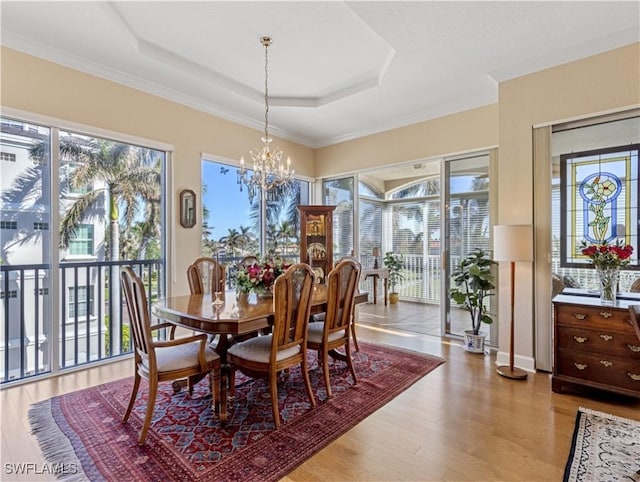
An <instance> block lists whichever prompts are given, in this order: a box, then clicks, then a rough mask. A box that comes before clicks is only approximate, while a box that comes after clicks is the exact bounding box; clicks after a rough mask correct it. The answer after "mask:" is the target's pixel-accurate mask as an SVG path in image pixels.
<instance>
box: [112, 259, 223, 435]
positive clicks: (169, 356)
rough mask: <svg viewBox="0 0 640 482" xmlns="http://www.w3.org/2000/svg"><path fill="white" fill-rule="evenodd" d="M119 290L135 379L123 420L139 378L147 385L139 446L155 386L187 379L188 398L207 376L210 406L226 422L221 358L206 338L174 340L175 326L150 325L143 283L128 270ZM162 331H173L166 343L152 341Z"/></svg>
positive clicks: (123, 272) (145, 428) (147, 423)
mask: <svg viewBox="0 0 640 482" xmlns="http://www.w3.org/2000/svg"><path fill="white" fill-rule="evenodd" d="M120 278H121V282H122V290H123V292H124V298H125V302H126V305H127V313H128V314H129V323H130V324H131V329H132V332H133V342H134V360H135V378H134V382H133V390H132V392H131V399H130V400H129V406H128V407H127V411H126V412H125V414H124V417H123V419H122V422H123V423H126V422H127V421H128V420H129V415H131V410H132V409H133V406H134V404H135V401H136V395H137V393H138V389H139V387H140V380H141V379H142V378H144V379H146V380H147V381H148V382H149V394H148V398H147V411H146V414H145V418H144V423H143V425H142V430H141V431H140V437H139V439H138V444H139V445H143V444H144V442H145V440H146V438H147V432H148V430H149V424H150V423H151V417H152V415H153V407H154V405H155V403H156V396H157V393H158V383H160V382H168V381H174V380H178V379H183V378H186V379H187V380H188V381H189V395H192V394H193V383H196V381H198V380H201V379H202V378H203V377H204V376H206V375H209V386H210V389H211V391H212V392H213V397H212V407H213V409H214V411H215V412H218V414H219V416H220V421H221V422H223V423H224V422H226V403H220V401H221V400H222V401H226V388H225V387H224V384H222V383H221V382H220V380H221V377H220V365H221V364H220V357H219V356H218V354H217V353H216V352H215V351H213V349H212V348H210V347H209V345H208V344H207V335H205V334H204V333H203V334H200V335H195V336H189V337H186V338H179V339H173V335H174V332H175V325H172V324H171V323H158V324H153V325H152V324H151V321H150V315H149V309H148V306H147V296H146V293H145V289H144V284H143V282H142V280H141V279H140V278H139V277H138V276H137V275H136V274H135V272H134V271H133V270H132V269H131V268H130V267H124V268H123V269H122V271H121V273H120ZM162 328H172V330H171V335H170V338H171V339H169V340H167V341H161V340H158V339H154V336H153V334H154V332H156V331H157V330H159V329H162Z"/></svg>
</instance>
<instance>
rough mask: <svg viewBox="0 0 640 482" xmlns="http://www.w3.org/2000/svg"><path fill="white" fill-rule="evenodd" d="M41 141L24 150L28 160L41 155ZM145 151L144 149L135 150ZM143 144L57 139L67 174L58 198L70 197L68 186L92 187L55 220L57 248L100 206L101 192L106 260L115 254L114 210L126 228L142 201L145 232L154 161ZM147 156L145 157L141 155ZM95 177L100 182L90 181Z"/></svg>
mask: <svg viewBox="0 0 640 482" xmlns="http://www.w3.org/2000/svg"><path fill="white" fill-rule="evenodd" d="M46 150H47V146H46V145H45V144H44V143H38V144H36V145H35V146H34V147H33V148H32V149H31V152H30V157H31V158H32V159H37V160H43V159H44V158H45V155H46ZM141 151H146V152H141ZM149 152H150V151H148V150H146V149H143V150H139V149H135V150H134V151H133V152H132V148H131V146H129V145H127V144H120V143H116V142H112V141H106V140H99V139H94V140H91V141H88V140H84V139H81V138H77V137H74V136H62V137H61V139H60V157H61V161H62V162H63V163H65V162H66V164H67V166H68V168H69V170H70V171H71V172H70V173H69V175H70V182H69V184H70V186H69V187H67V188H63V190H62V193H61V195H62V198H63V199H71V197H70V195H69V190H70V189H69V188H74V189H78V188H81V187H84V186H92V189H88V190H87V191H86V192H83V193H81V194H80V195H79V197H76V196H73V198H72V202H71V203H70V204H69V206H68V208H67V209H66V211H65V212H64V214H63V215H62V218H61V220H60V247H62V248H67V247H68V246H69V243H70V242H71V241H72V240H73V239H74V237H75V236H76V233H77V229H78V227H79V225H80V223H81V222H82V221H83V220H84V219H86V217H87V216H88V215H89V210H90V209H91V208H95V207H101V203H102V202H103V199H104V196H107V212H106V213H105V214H106V217H107V219H108V220H109V226H108V229H109V246H110V249H109V259H110V260H112V261H117V260H118V259H119V244H120V226H119V221H120V212H121V210H122V216H123V225H124V226H125V227H130V226H131V225H132V224H133V222H134V220H135V218H136V215H137V214H138V211H139V210H140V208H141V207H142V206H144V210H145V216H144V219H145V223H146V226H144V228H143V231H144V232H145V234H146V235H149V234H150V232H152V231H156V232H157V229H158V226H159V222H158V219H159V205H160V186H161V183H160V165H159V160H158V159H153V161H150V160H149V158H148V157H149V155H150V154H149ZM145 158H147V159H145ZM141 160H142V162H141ZM95 181H102V183H100V182H95Z"/></svg>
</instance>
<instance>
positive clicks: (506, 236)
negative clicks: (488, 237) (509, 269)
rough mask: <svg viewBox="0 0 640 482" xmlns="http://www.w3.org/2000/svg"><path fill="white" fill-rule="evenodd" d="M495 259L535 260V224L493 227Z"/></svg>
mask: <svg viewBox="0 0 640 482" xmlns="http://www.w3.org/2000/svg"><path fill="white" fill-rule="evenodd" d="M493 259H494V260H495V261H533V226H531V225H530V224H510V225H507V224H505V225H498V226H494V227H493Z"/></svg>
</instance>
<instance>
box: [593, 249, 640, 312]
mask: <svg viewBox="0 0 640 482" xmlns="http://www.w3.org/2000/svg"><path fill="white" fill-rule="evenodd" d="M582 254H583V255H584V256H587V257H588V258H589V259H590V260H591V263H592V264H593V266H594V268H595V269H596V271H597V272H598V276H599V277H600V299H601V300H602V301H603V302H605V303H613V302H615V300H616V294H617V291H618V276H619V273H620V268H622V267H624V266H626V265H628V264H629V261H630V258H631V255H632V254H633V246H631V245H629V244H623V243H622V242H620V241H617V242H616V244H607V243H606V242H604V243H601V244H587V243H586V242H584V241H583V242H582Z"/></svg>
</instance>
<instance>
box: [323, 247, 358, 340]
mask: <svg viewBox="0 0 640 482" xmlns="http://www.w3.org/2000/svg"><path fill="white" fill-rule="evenodd" d="M359 264H360V263H358V262H357V261H353V260H350V259H343V260H342V261H340V262H339V263H338V264H337V265H336V267H335V268H333V270H332V271H331V273H329V276H328V278H327V311H326V314H325V318H324V324H325V333H326V335H328V334H329V333H333V332H337V331H340V330H344V331H345V336H348V332H347V331H346V330H347V329H348V328H349V326H350V323H351V317H352V314H353V305H354V300H355V295H356V292H357V290H358V279H359V278H360V267H359ZM326 335H325V336H326Z"/></svg>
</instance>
